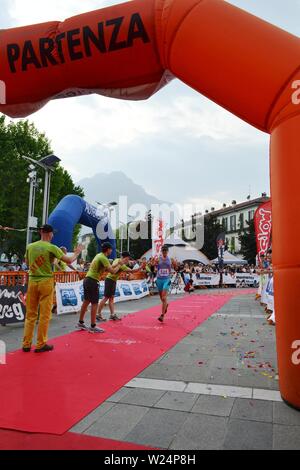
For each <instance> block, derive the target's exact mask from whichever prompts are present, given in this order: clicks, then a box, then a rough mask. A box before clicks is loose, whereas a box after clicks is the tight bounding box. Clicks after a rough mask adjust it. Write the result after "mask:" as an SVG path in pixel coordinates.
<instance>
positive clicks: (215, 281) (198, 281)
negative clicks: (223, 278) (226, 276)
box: [193, 274, 220, 287]
mask: <svg viewBox="0 0 300 470" xmlns="http://www.w3.org/2000/svg"><path fill="white" fill-rule="evenodd" d="M193 284H194V287H200V286H211V287H213V286H214V287H215V286H218V285H219V284H220V274H198V275H196V274H194V275H193Z"/></svg>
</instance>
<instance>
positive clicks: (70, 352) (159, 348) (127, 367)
mask: <svg viewBox="0 0 300 470" xmlns="http://www.w3.org/2000/svg"><path fill="white" fill-rule="evenodd" d="M231 298H232V295H223V296H219V295H216V296H215V295H211V296H208V295H205V296H190V297H185V298H183V299H180V300H178V301H176V302H172V303H171V304H170V307H169V312H168V318H167V320H166V322H165V324H163V325H161V324H160V323H159V322H158V321H157V317H158V316H159V314H160V307H153V308H150V309H147V310H143V311H141V312H138V313H135V314H132V315H129V316H127V317H125V318H124V320H123V321H122V322H120V323H114V324H113V323H112V322H110V323H109V324H107V325H105V329H106V334H104V335H91V334H90V333H88V332H74V333H71V334H68V335H66V336H62V337H59V338H56V339H55V340H53V341H51V343H53V344H54V345H55V351H54V352H53V353H47V354H40V355H39V354H33V353H30V354H24V353H23V352H22V351H16V352H13V353H10V354H8V356H7V365H6V366H1V367H0V384H1V408H0V409H1V412H0V428H4V429H15V430H19V431H26V432H32V433H45V434H64V433H65V432H66V431H68V430H69V429H70V428H71V427H72V426H74V425H75V424H76V423H77V422H79V421H81V419H83V418H84V417H85V416H87V415H88V414H89V413H90V412H91V411H93V410H94V409H95V408H97V407H98V406H99V405H100V404H101V403H103V402H104V401H105V400H106V399H107V398H109V397H110V396H111V395H113V394H114V393H115V392H116V391H117V390H119V389H120V388H121V387H123V386H124V385H126V384H127V383H128V382H129V381H130V380H131V379H133V378H134V377H136V376H137V375H138V374H140V373H141V372H142V371H143V370H144V369H145V368H147V367H148V366H149V365H150V364H152V363H153V362H154V361H156V360H157V359H158V358H159V357H161V356H162V355H163V354H164V353H165V352H166V351H168V350H169V349H170V348H172V347H173V346H174V345H175V344H176V343H178V342H179V341H180V340H182V339H183V338H184V337H185V336H186V335H188V334H189V333H190V332H191V331H193V330H194V329H195V328H196V327H197V326H199V325H201V323H203V322H204V321H205V320H207V319H208V318H209V317H210V316H211V315H212V314H214V313H215V312H216V311H218V310H219V309H220V308H221V307H222V306H223V305H224V304H225V303H227V302H228V301H229V300H230V299H231Z"/></svg>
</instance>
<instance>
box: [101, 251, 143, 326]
mask: <svg viewBox="0 0 300 470" xmlns="http://www.w3.org/2000/svg"><path fill="white" fill-rule="evenodd" d="M130 259H131V256H130V253H128V251H124V252H123V253H122V258H120V259H116V260H115V261H114V263H113V265H112V266H113V267H114V266H117V265H119V266H120V269H119V271H118V272H117V273H116V274H108V276H107V277H106V279H105V288H104V297H103V300H102V301H101V302H100V304H99V308H98V316H97V319H98V320H99V321H106V320H105V318H104V317H103V316H102V310H103V308H104V307H105V305H106V303H107V301H108V302H109V310H110V320H113V321H119V320H121V319H120V318H119V317H118V316H117V315H116V314H115V303H114V302H115V294H116V288H117V282H118V280H119V278H120V275H121V273H122V272H131V273H135V272H138V271H140V270H141V269H140V268H138V269H130V268H129V267H128V263H129V261H130Z"/></svg>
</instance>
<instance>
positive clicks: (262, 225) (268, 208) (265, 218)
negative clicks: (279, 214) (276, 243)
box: [254, 201, 272, 258]
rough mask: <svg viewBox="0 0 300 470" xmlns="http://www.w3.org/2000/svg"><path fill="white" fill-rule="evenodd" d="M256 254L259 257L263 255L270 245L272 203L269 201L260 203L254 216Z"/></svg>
mask: <svg viewBox="0 0 300 470" xmlns="http://www.w3.org/2000/svg"><path fill="white" fill-rule="evenodd" d="M254 224H255V233H256V245H257V254H258V257H259V258H260V257H261V255H265V254H266V252H267V251H268V249H269V248H270V246H271V236H272V203H271V201H269V202H266V203H264V204H262V205H261V206H260V207H259V208H258V209H257V211H256V212H255V216H254Z"/></svg>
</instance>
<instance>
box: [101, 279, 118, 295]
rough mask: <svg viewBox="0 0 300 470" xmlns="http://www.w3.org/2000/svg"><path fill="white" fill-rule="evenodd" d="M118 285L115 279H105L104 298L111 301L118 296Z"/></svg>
mask: <svg viewBox="0 0 300 470" xmlns="http://www.w3.org/2000/svg"><path fill="white" fill-rule="evenodd" d="M116 288H117V283H116V281H114V280H113V279H109V278H108V279H105V287H104V297H105V298H106V299H111V298H113V297H114V296H115V294H116Z"/></svg>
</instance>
